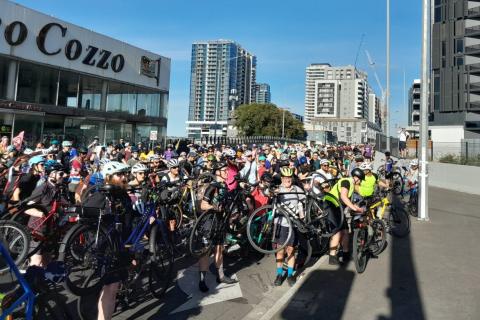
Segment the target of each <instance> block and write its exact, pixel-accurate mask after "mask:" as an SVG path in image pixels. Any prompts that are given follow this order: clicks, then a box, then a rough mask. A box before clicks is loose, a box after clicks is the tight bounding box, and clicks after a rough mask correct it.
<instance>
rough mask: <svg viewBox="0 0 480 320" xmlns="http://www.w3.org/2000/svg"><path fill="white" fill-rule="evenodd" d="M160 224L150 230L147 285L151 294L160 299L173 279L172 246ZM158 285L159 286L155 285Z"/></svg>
mask: <svg viewBox="0 0 480 320" xmlns="http://www.w3.org/2000/svg"><path fill="white" fill-rule="evenodd" d="M160 227H161V225H159V224H155V225H153V226H152V228H151V230H150V239H149V249H150V254H151V257H150V264H149V275H148V285H149V287H150V292H151V293H152V295H153V296H154V297H155V298H157V299H160V298H161V297H162V296H163V295H164V294H165V292H166V291H167V289H168V287H169V286H170V283H171V281H172V279H173V267H174V260H175V259H174V254H173V248H172V246H171V245H170V243H168V240H167V239H166V234H165V232H166V230H164V232H162V230H161V228H160ZM157 286H159V288H158V287H157Z"/></svg>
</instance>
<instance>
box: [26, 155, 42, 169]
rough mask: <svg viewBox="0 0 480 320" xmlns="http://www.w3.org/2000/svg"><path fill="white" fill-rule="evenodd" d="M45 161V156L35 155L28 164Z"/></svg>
mask: <svg viewBox="0 0 480 320" xmlns="http://www.w3.org/2000/svg"><path fill="white" fill-rule="evenodd" d="M39 163H45V158H44V157H43V156H34V157H31V158H30V160H28V165H29V166H30V167H31V166H33V165H35V164H39Z"/></svg>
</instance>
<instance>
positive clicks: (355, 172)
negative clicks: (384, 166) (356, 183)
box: [351, 168, 365, 180]
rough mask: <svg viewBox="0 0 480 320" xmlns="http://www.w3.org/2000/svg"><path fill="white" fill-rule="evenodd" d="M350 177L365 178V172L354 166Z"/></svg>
mask: <svg viewBox="0 0 480 320" xmlns="http://www.w3.org/2000/svg"><path fill="white" fill-rule="evenodd" d="M351 175H352V177H357V178H359V179H360V180H365V173H364V172H363V171H362V169H360V168H355V169H353V170H352V172H351Z"/></svg>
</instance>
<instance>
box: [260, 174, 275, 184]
mask: <svg viewBox="0 0 480 320" xmlns="http://www.w3.org/2000/svg"><path fill="white" fill-rule="evenodd" d="M260 180H261V181H262V182H267V183H272V182H273V175H272V174H271V173H270V172H265V173H264V174H262V176H261V177H260Z"/></svg>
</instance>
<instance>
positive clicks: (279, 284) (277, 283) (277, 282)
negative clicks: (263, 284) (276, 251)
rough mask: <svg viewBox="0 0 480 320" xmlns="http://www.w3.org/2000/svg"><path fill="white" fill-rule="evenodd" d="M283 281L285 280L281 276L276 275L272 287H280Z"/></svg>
mask: <svg viewBox="0 0 480 320" xmlns="http://www.w3.org/2000/svg"><path fill="white" fill-rule="evenodd" d="M284 279H285V278H284V277H283V275H281V274H277V277H276V278H275V281H274V282H273V285H274V286H275V287H280V286H281V285H282V283H283V280H284Z"/></svg>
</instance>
